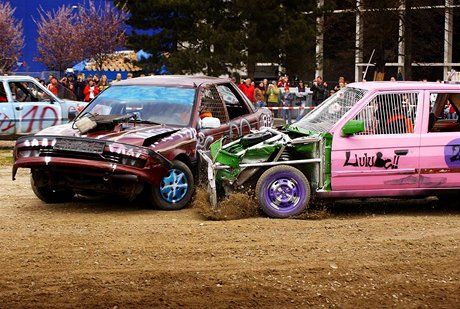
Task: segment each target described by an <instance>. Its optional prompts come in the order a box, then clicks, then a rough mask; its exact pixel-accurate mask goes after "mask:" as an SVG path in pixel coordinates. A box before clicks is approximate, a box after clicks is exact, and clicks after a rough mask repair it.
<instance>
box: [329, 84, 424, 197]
mask: <svg viewBox="0 0 460 309" xmlns="http://www.w3.org/2000/svg"><path fill="white" fill-rule="evenodd" d="M403 95H406V96H409V97H410V99H411V100H412V102H416V103H418V102H419V100H420V99H421V97H422V96H419V95H418V94H416V93H411V94H405V93H404V94H403V93H396V94H394V93H392V94H378V96H375V97H374V98H380V99H381V100H383V99H382V98H386V99H384V100H385V103H391V104H393V105H400V104H402V101H399V102H397V103H395V102H394V101H395V100H394V98H395V97H398V98H401V97H402V96H403ZM374 98H371V99H370V100H369V104H371V103H370V102H371V100H373V99H374ZM388 98H389V99H388ZM401 100H402V99H401ZM407 101H409V99H408V100H407ZM381 104H383V102H382V103H381ZM420 105H421V104H413V106H412V107H411V108H408V110H411V112H412V113H413V112H414V110H413V109H414V108H417V107H418V108H419V109H421V107H420ZM364 108H366V106H365V107H364ZM364 108H363V110H362V112H361V113H358V114H357V115H350V116H349V119H353V117H355V116H356V117H355V119H361V120H364V122H365V123H366V127H365V132H371V133H366V134H356V135H352V136H342V135H341V132H340V130H338V131H336V132H334V136H333V141H332V162H331V168H332V172H331V187H332V190H333V191H362V190H376V189H382V188H383V189H385V188H386V189H390V190H391V189H413V188H417V187H418V186H419V156H420V133H419V132H420V125H416V126H415V131H414V130H413V128H412V127H411V128H410V131H407V132H404V133H401V132H398V133H395V132H391V131H389V129H391V128H392V126H390V125H387V124H386V122H385V121H384V120H383V119H380V120H375V119H374V118H371V116H372V117H374V115H371V116H366V117H367V118H366V117H364V115H369V111H368V110H366V111H364ZM375 111H376V114H377V109H375ZM417 113H418V112H417ZM420 113H421V112H420ZM380 117H382V118H385V119H387V118H391V117H390V112H388V113H386V115H385V116H380ZM421 118H422V117H418V118H417V119H416V121H419V122H420V121H421ZM381 122H383V123H384V124H385V125H386V127H385V130H383V131H381V132H380V133H378V131H377V130H375V128H376V127H377V125H376V123H381Z"/></svg>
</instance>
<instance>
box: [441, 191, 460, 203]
mask: <svg viewBox="0 0 460 309" xmlns="http://www.w3.org/2000/svg"><path fill="white" fill-rule="evenodd" d="M436 197H437V198H438V200H440V201H441V202H445V203H454V202H456V201H458V199H459V198H460V193H458V192H455V193H450V194H442V195H437V196H436Z"/></svg>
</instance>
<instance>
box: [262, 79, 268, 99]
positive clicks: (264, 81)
mask: <svg viewBox="0 0 460 309" xmlns="http://www.w3.org/2000/svg"><path fill="white" fill-rule="evenodd" d="M262 82H263V84H264V93H265V102H267V99H268V94H267V90H268V85H270V84H269V83H268V79H266V78H264V80H263V81H262Z"/></svg>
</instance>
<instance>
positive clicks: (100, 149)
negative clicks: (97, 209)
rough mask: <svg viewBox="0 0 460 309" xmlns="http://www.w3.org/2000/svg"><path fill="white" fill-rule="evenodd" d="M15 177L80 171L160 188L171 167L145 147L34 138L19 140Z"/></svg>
mask: <svg viewBox="0 0 460 309" xmlns="http://www.w3.org/2000/svg"><path fill="white" fill-rule="evenodd" d="M13 155H14V164H13V171H12V177H13V180H14V179H15V176H16V173H17V170H18V168H33V169H35V168H37V169H45V170H53V169H57V170H60V171H62V170H65V169H66V168H68V169H69V170H73V171H75V169H78V170H79V171H80V173H81V174H82V175H84V174H95V173H97V174H102V175H104V177H107V178H109V177H115V176H120V175H133V176H136V177H138V178H139V179H141V180H143V181H145V182H148V183H150V184H152V185H153V186H158V185H159V183H160V181H161V179H162V178H163V177H164V176H165V175H166V174H167V172H168V170H169V169H170V168H171V166H172V163H171V162H170V161H169V160H167V159H166V158H165V157H163V156H162V155H161V154H159V153H157V152H155V151H153V150H151V149H149V148H146V147H142V146H134V145H129V144H124V143H119V142H112V141H103V140H96V139H89V138H81V137H61V136H45V135H33V136H24V137H21V138H19V139H18V140H17V142H16V145H15V147H14V152H13Z"/></svg>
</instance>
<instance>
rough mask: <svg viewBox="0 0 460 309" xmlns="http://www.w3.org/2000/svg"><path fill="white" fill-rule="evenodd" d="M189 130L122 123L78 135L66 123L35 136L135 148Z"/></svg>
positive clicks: (70, 125)
mask: <svg viewBox="0 0 460 309" xmlns="http://www.w3.org/2000/svg"><path fill="white" fill-rule="evenodd" d="M191 130H192V129H190V128H181V127H176V126H168V125H151V124H149V125H146V124H134V123H122V124H117V125H115V126H114V128H111V129H110V130H108V129H107V128H101V129H98V128H96V129H93V130H91V131H89V132H87V133H85V134H80V132H79V131H78V130H77V129H76V128H75V125H74V124H73V123H67V124H63V125H58V126H54V127H49V128H46V129H44V130H42V131H40V132H38V133H37V135H56V136H69V137H84V138H94V139H98V140H106V141H113V142H120V143H126V144H131V145H136V146H150V145H152V144H154V143H156V142H158V141H159V140H160V139H163V138H165V137H168V136H172V135H174V136H175V135H178V134H175V133H179V135H180V133H181V132H182V133H184V134H185V133H187V135H189V134H188V133H189V131H191Z"/></svg>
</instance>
